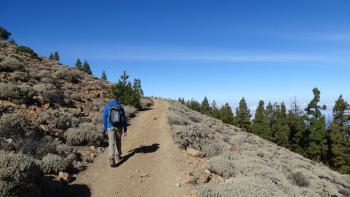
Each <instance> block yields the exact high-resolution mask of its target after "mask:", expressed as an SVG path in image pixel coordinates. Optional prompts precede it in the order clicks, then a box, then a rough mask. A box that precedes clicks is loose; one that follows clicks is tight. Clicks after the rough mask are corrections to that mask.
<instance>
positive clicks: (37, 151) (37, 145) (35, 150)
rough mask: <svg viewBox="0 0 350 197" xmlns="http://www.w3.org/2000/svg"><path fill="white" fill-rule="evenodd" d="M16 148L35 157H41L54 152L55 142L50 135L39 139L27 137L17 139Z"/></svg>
mask: <svg viewBox="0 0 350 197" xmlns="http://www.w3.org/2000/svg"><path fill="white" fill-rule="evenodd" d="M16 150H17V151H18V152H20V153H23V154H27V155H28V154H30V155H32V156H33V157H34V158H36V159H41V158H43V157H44V156H45V155H47V154H49V153H53V154H54V153H56V144H55V143H54V142H53V141H52V138H51V137H50V136H45V137H43V138H42V139H40V140H35V139H33V138H31V137H27V138H23V139H19V140H18V141H17V143H16Z"/></svg>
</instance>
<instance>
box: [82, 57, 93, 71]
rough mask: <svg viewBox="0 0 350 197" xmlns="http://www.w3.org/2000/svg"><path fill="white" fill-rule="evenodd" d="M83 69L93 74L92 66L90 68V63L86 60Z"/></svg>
mask: <svg viewBox="0 0 350 197" xmlns="http://www.w3.org/2000/svg"><path fill="white" fill-rule="evenodd" d="M82 71H83V72H85V73H87V74H89V75H92V71H91V68H90V64H89V63H88V62H87V61H86V60H85V61H84V63H83V66H82Z"/></svg>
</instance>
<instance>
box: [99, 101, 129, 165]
mask: <svg viewBox="0 0 350 197" xmlns="http://www.w3.org/2000/svg"><path fill="white" fill-rule="evenodd" d="M102 119H103V126H104V131H103V133H104V135H105V136H106V135H108V144H109V146H108V158H109V160H110V165H111V167H114V166H115V164H116V163H118V162H119V161H120V160H121V159H122V149H121V147H122V141H121V137H122V136H124V137H126V136H127V131H128V127H127V119H126V116H125V111H124V107H123V105H121V104H120V103H119V99H118V96H115V98H114V99H112V100H110V101H109V102H108V103H107V105H106V106H105V107H104V109H103V113H102Z"/></svg>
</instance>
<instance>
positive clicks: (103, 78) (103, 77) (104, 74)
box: [101, 71, 107, 81]
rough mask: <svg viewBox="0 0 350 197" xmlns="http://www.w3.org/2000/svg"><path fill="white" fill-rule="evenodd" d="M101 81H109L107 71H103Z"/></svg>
mask: <svg viewBox="0 0 350 197" xmlns="http://www.w3.org/2000/svg"><path fill="white" fill-rule="evenodd" d="M101 79H102V80H105V81H107V75H106V71H102V76H101Z"/></svg>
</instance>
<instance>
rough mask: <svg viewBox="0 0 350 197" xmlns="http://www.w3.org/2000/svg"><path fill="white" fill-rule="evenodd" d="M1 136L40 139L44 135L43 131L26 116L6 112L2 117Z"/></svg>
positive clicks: (0, 119)
mask: <svg viewBox="0 0 350 197" xmlns="http://www.w3.org/2000/svg"><path fill="white" fill-rule="evenodd" d="M0 137H5V138H13V139H19V138H25V137H32V138H34V139H39V138H40V137H42V132H41V131H40V130H39V129H38V128H37V127H36V126H35V125H34V124H33V123H32V122H31V121H30V120H29V119H28V118H26V117H25V116H23V115H20V114H17V113H12V114H4V115H3V116H1V118H0Z"/></svg>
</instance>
